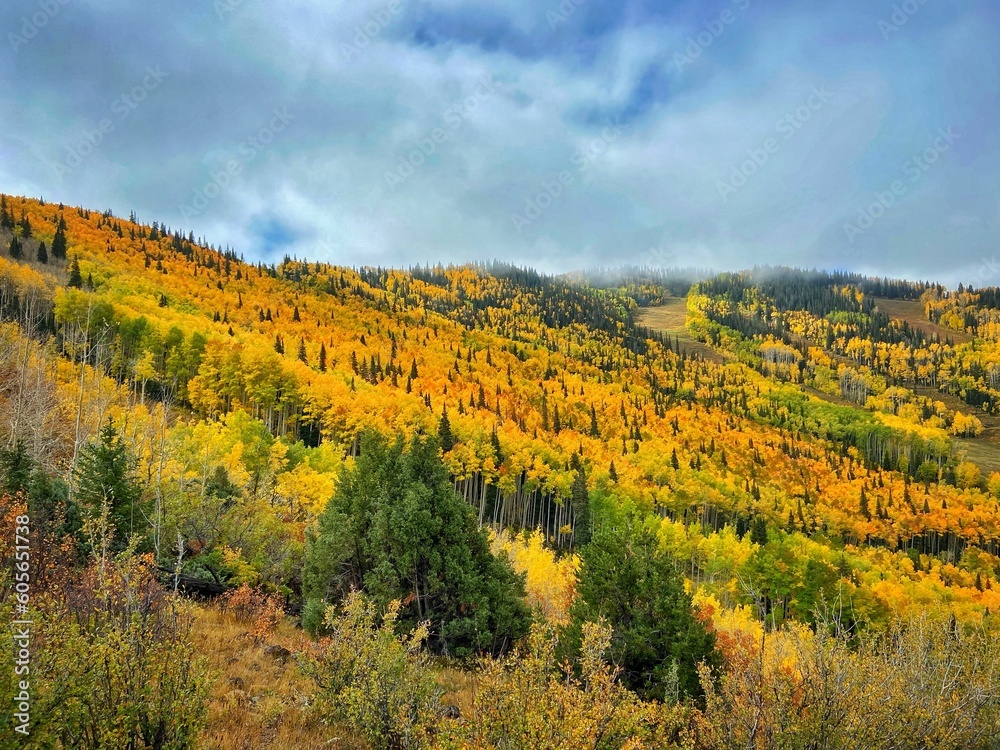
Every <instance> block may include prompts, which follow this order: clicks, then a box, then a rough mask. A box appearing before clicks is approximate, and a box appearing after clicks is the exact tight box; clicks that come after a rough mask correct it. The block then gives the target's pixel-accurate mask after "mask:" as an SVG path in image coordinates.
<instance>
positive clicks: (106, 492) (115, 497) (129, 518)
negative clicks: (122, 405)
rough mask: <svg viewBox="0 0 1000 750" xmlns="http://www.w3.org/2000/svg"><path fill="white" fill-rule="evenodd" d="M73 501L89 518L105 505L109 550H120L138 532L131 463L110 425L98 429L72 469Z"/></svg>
mask: <svg viewBox="0 0 1000 750" xmlns="http://www.w3.org/2000/svg"><path fill="white" fill-rule="evenodd" d="M75 477H76V499H77V501H78V502H79V503H80V505H81V506H82V507H84V508H87V509H88V511H89V512H90V513H91V514H92V515H98V514H100V513H101V509H102V507H103V506H104V505H105V504H107V506H108V509H109V513H110V521H111V524H112V526H113V528H114V531H115V537H114V540H113V542H112V549H114V550H122V549H124V548H125V547H126V545H127V544H128V540H129V537H130V536H131V535H132V534H134V533H138V532H139V531H140V529H141V528H142V524H143V514H142V508H141V506H140V500H141V494H142V493H141V491H140V489H139V486H138V485H137V484H136V482H135V479H134V477H133V475H132V459H131V457H130V456H129V455H128V451H127V449H126V446H125V443H124V441H123V440H122V438H121V436H120V435H119V434H118V430H116V429H115V427H114V425H112V424H110V423H108V424H106V425H105V426H104V427H102V428H101V432H100V435H99V437H98V439H97V440H96V441H94V442H91V443H89V444H88V445H86V446H84V448H83V450H81V452H80V458H79V461H78V463H77V466H76V472H75Z"/></svg>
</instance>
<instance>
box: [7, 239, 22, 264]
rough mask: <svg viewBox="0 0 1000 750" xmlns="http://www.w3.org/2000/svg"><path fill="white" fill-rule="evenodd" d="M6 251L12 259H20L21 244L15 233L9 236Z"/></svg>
mask: <svg viewBox="0 0 1000 750" xmlns="http://www.w3.org/2000/svg"><path fill="white" fill-rule="evenodd" d="M7 253H8V254H9V255H10V257H11V258H13V259H14V260H21V258H22V257H23V256H24V250H23V247H22V245H21V241H20V240H19V239H18V238H17V235H14V236H13V237H11V238H10V245H8V246H7Z"/></svg>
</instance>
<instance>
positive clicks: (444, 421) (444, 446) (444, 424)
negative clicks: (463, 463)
mask: <svg viewBox="0 0 1000 750" xmlns="http://www.w3.org/2000/svg"><path fill="white" fill-rule="evenodd" d="M494 434H496V433H494ZM438 441H440V443H441V450H442V451H444V452H445V453H447V452H448V451H450V450H451V449H452V448H454V447H455V438H454V436H453V435H452V434H451V422H449V421H448V409H447V408H445V409H442V410H441V422H440V423H439V424H438Z"/></svg>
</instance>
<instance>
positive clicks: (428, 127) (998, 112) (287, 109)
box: [0, 0, 1000, 284]
mask: <svg viewBox="0 0 1000 750" xmlns="http://www.w3.org/2000/svg"><path fill="white" fill-rule="evenodd" d="M0 27H2V29H3V32H4V37H5V38H4V39H0V191H3V192H7V193H15V194H28V195H34V196H39V195H41V196H44V197H45V198H46V199H52V200H62V201H64V202H66V203H70V204H83V205H86V206H88V207H90V208H95V209H104V208H111V209H112V210H113V211H114V212H115V213H116V214H118V215H124V216H127V215H128V212H129V211H130V210H134V211H135V212H136V213H137V214H138V216H139V218H140V219H141V220H143V221H147V222H151V221H154V220H158V221H161V222H165V223H167V224H168V225H169V226H170V227H171V228H181V229H183V230H184V231H185V232H187V231H193V232H194V233H195V235H196V236H198V237H204V238H205V239H206V240H207V241H208V242H211V243H213V244H215V245H217V246H226V245H230V246H232V247H234V248H235V249H236V250H237V251H239V252H242V253H244V255H245V256H246V257H247V259H252V260H257V259H265V260H268V261H270V260H280V258H281V256H282V255H283V254H286V253H287V254H289V255H298V256H300V257H303V256H305V257H308V258H310V259H325V260H329V261H333V262H336V263H343V264H349V265H362V264H372V265H375V264H381V265H396V266H399V265H410V264H414V263H424V262H435V261H443V262H462V261H468V260H478V259H491V258H501V259H505V260H509V261H513V262H517V263H521V264H528V265H532V266H535V267H538V268H541V269H543V270H547V271H563V270H573V269H579V268H587V267H594V266H614V265H620V264H624V263H639V264H647V265H660V266H692V265H693V266H702V267H713V268H720V269H721V268H745V267H749V266H752V265H754V264H757V263H772V264H779V263H780V264H791V265H798V266H808V267H825V268H834V267H836V268H851V269H857V270H863V271H867V272H875V273H879V274H888V275H893V276H907V277H919V278H934V279H937V280H945V281H948V282H952V283H956V282H957V281H967V282H968V281H977V282H979V283H986V282H989V283H995V284H1000V263H998V262H997V258H996V256H997V255H998V254H1000V253H998V252H997V251H998V250H1000V128H998V124H1000V117H998V116H1000V7H998V4H997V3H996V2H994V1H993V0H905V1H903V2H895V3H893V2H891V1H890V0H843V1H842V2H837V3H817V2H815V0H772V1H771V2H764V1H763V0H710V1H708V2H705V1H704V0H634V1H633V0H561V2H560V0H480V1H479V2H467V1H466V0H391V1H389V0H351V2H341V1H340V0H291V1H286V2H281V3H278V2H273V1H269V0H215V1H214V3H213V2H212V0H199V1H198V2H193V1H192V0H171V1H170V2H164V1H162V0H150V2H146V3H136V2H126V1H125V0H8V1H7V2H5V3H3V6H2V8H0Z"/></svg>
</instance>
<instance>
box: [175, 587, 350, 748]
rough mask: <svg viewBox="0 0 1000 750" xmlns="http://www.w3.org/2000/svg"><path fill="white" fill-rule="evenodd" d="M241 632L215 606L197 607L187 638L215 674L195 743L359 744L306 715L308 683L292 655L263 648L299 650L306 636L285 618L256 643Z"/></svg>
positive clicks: (233, 745)
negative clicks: (282, 655) (205, 720)
mask: <svg viewBox="0 0 1000 750" xmlns="http://www.w3.org/2000/svg"><path fill="white" fill-rule="evenodd" d="M247 630H248V628H247V626H246V625H244V624H243V623H240V622H238V621H237V620H236V619H235V618H233V617H231V616H229V615H227V614H224V613H223V612H221V611H220V610H219V609H218V608H217V607H214V606H209V607H200V608H199V610H198V615H197V618H196V620H195V623H194V630H193V633H192V638H193V640H194V644H195V647H196V648H197V649H198V651H199V652H200V653H201V654H202V655H203V656H204V657H205V658H207V659H208V661H209V665H210V667H211V669H212V671H213V677H214V678H215V683H214V684H213V686H212V690H211V693H210V695H209V709H208V726H207V727H206V728H205V731H204V733H203V735H202V738H201V746H202V747H205V748H213V749H216V750H263V748H281V749H282V750H298V748H303V750H305V748H309V750H315V749H316V748H326V747H330V748H361V747H363V745H362V744H361V743H360V742H354V741H352V738H351V737H349V736H345V735H344V734H343V733H339V732H336V731H334V729H333V728H331V727H328V726H324V725H323V724H322V723H321V722H320V721H319V719H318V717H316V716H314V715H312V713H311V712H310V711H309V696H310V694H311V692H312V690H313V685H312V683H311V682H310V681H309V680H308V679H307V678H306V677H305V676H303V675H302V674H301V673H300V672H299V669H298V667H297V666H296V663H295V660H294V658H289V659H286V660H284V661H281V660H278V659H275V658H274V657H272V656H270V655H268V654H267V653H265V651H264V649H265V648H266V647H267V646H268V645H272V644H276V645H280V646H283V647H285V648H287V649H288V650H289V651H291V652H293V653H295V652H297V651H301V650H302V649H304V648H305V647H306V645H307V643H308V637H307V636H306V634H305V633H303V632H302V631H301V630H299V629H298V628H296V627H295V626H294V625H293V624H292V623H291V622H290V621H288V620H287V619H286V620H285V621H283V622H281V623H279V624H278V627H277V629H276V630H275V632H274V633H272V634H271V636H270V638H268V639H267V640H266V641H265V642H264V643H262V644H254V643H252V642H251V641H250V640H249V639H248V638H247Z"/></svg>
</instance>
